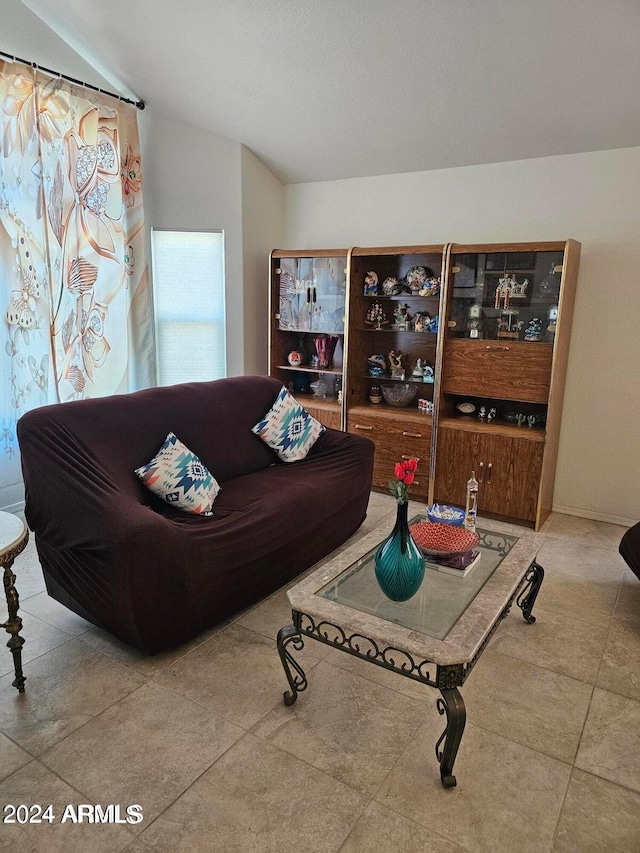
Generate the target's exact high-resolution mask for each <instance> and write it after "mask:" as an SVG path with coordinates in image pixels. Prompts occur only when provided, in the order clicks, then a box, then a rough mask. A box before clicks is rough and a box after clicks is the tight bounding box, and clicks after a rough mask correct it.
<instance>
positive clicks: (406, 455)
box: [348, 415, 431, 500]
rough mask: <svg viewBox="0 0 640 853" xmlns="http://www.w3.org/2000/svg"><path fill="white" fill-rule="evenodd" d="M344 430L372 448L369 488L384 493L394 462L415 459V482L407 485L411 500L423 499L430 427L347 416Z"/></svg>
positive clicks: (373, 417) (425, 487)
mask: <svg viewBox="0 0 640 853" xmlns="http://www.w3.org/2000/svg"><path fill="white" fill-rule="evenodd" d="M348 431H349V432H352V433H356V434H358V435H366V436H367V438H370V439H371V440H372V441H373V442H374V444H375V446H376V452H375V457H374V462H373V486H374V488H378V489H382V490H384V491H387V489H388V485H389V480H391V479H392V478H393V476H394V473H393V469H394V466H395V463H396V462H401V461H402V460H403V459H411V458H412V457H414V458H416V459H417V460H418V472H417V475H416V480H415V482H414V483H413V485H412V486H411V496H412V497H413V498H414V499H425V500H426V497H427V493H428V491H429V454H430V449H431V424H430V423H424V424H414V423H404V424H398V423H397V421H396V422H392V421H390V420H387V419H384V420H383V419H382V418H380V419H378V418H376V417H375V416H373V415H372V416H367V415H353V416H352V415H349V418H348Z"/></svg>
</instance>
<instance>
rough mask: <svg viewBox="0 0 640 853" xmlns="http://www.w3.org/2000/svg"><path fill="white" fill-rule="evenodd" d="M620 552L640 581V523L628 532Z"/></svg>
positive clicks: (623, 538)
mask: <svg viewBox="0 0 640 853" xmlns="http://www.w3.org/2000/svg"><path fill="white" fill-rule="evenodd" d="M618 550H619V551H620V554H621V555H622V557H623V558H624V561H625V563H626V564H627V565H628V566H629V568H630V569H631V571H632V572H633V573H634V574H635V575H636V577H637V578H638V580H640V522H638V524H634V525H633V527H630V528H629V529H628V530H627V532H626V533H625V534H624V536H623V537H622V539H621V541H620V546H619V548H618Z"/></svg>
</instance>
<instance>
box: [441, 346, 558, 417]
mask: <svg viewBox="0 0 640 853" xmlns="http://www.w3.org/2000/svg"><path fill="white" fill-rule="evenodd" d="M552 354H553V345H552V344H547V343H535V344H532V343H525V342H524V341H509V342H506V343H501V342H500V341H486V340H480V341H476V340H466V339H450V340H447V342H446V345H445V351H444V366H443V374H442V390H443V391H444V392H445V393H448V394H467V395H470V396H474V397H495V398H499V399H506V400H521V401H524V402H530V403H546V402H547V398H548V397H549V387H550V383H551V357H552Z"/></svg>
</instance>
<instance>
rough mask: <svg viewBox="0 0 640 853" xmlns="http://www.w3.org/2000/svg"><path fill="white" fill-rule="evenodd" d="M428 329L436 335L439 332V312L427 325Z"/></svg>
mask: <svg viewBox="0 0 640 853" xmlns="http://www.w3.org/2000/svg"><path fill="white" fill-rule="evenodd" d="M427 331H428V332H433V334H434V335H437V334H438V315H437V314H436V316H435V317H434V318H433V319H430V320H429V324H428V325H427Z"/></svg>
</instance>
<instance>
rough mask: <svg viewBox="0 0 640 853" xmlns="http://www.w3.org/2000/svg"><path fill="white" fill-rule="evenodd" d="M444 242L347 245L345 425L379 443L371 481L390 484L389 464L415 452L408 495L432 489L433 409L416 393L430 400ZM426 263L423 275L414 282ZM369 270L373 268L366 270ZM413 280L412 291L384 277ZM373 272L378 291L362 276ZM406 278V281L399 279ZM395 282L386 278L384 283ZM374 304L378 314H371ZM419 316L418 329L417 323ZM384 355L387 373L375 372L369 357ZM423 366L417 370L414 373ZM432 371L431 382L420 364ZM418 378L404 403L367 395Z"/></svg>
mask: <svg viewBox="0 0 640 853" xmlns="http://www.w3.org/2000/svg"><path fill="white" fill-rule="evenodd" d="M443 252H444V246H442V245H437V246H404V247H402V246H392V247H386V248H374V249H362V248H354V249H351V250H350V252H349V264H348V268H349V310H348V333H347V359H346V365H347V369H346V384H345V391H346V393H345V404H346V428H347V430H348V431H349V432H354V433H359V434H363V435H366V436H368V437H369V438H370V439H371V440H372V441H373V442H374V443H375V445H376V452H375V460H374V474H373V487H374V489H376V490H380V491H385V492H386V491H388V487H389V486H388V484H389V480H390V479H392V478H393V476H394V464H395V463H396V462H398V461H401V460H402V459H408V458H411V457H415V458H417V459H418V474H417V477H416V481H415V482H414V484H413V485H412V487H411V495H412V497H414V498H416V499H418V500H425V501H426V499H427V497H428V493H429V469H430V454H431V431H432V415H431V414H427V413H426V412H425V411H423V410H421V408H420V406H421V405H422V403H421V402H420V401H428V403H430V404H431V403H433V399H434V388H435V364H436V351H437V341H438V332H437V331H436V328H437V326H436V324H437V323H438V322H439V315H440V294H441V288H440V287H439V286H435V285H434V280H436V279H439V280H440V281H441V279H442V274H443ZM422 269H424V270H425V277H426V279H427V280H426V281H425V282H424V286H423V287H422V288H420V289H422V290H423V291H424V294H423V295H420V293H419V289H418V287H417V283H418V282H419V280H420V278H422V275H423V274H422V272H421V270H422ZM372 273H373V274H374V275H373V276H371V274H372ZM407 277H408V278H409V279H411V280H413V282H414V290H413V291H412V292H401V293H392V294H390V293H389V292H384V290H383V285H384V283H385V281H388V280H389V279H392V280H393V279H395V280H396V281H397V282H398V287H399V288H402V287H403V286H404V285H406V283H407ZM374 278H375V279H377V292H376V293H368V292H366V285H367V282H369V283H371V282H372V279H374ZM403 283H404V284H403ZM390 288H392V283H389V282H388V288H387V291H388V290H389V289H390ZM376 306H379V309H380V312H381V314H382V316H379V317H378V320H379V322H376V318H374V317H372V311H373V309H374V308H375V307H376ZM407 318H408V319H407ZM416 318H418V323H417V326H418V329H421V330H419V331H416ZM391 352H393V353H394V354H395V355H396V356H399V354H400V353H402V369H403V370H404V379H400V378H393V377H392V375H391V366H390V359H389V354H390V353H391ZM375 355H379V356H381V357H382V359H384V364H385V367H384V375H382V376H372V375H371V373H370V364H369V358H370V357H371V356H375ZM418 360H420V365H421V366H422V376H414V375H413V374H414V370H417V369H418ZM425 367H426V368H427V373H429V370H431V371H432V372H433V379H434V381H432V382H428V381H427V382H425V381H424V368H425ZM404 384H411V385H414V384H415V386H416V396H415V399H414V400H413V401H412V402H411V404H410V405H409V406H407V407H394V406H391V405H389V404H388V403H387V402H386V401H385V400H384V399H382V400H381V401H380V402H377V403H374V402H372V396H373V395H372V390H373V389H374V388H375V387H376V386H377V387H378V388H381V386H382V385H387V386H390V387H394V386H396V387H399V386H401V385H404Z"/></svg>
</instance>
